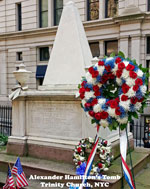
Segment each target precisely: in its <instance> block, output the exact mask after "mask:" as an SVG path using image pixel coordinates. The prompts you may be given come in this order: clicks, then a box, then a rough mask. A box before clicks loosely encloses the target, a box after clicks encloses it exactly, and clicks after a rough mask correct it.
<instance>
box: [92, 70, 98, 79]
mask: <svg viewBox="0 0 150 189" xmlns="http://www.w3.org/2000/svg"><path fill="white" fill-rule="evenodd" d="M98 74H99V73H98V71H95V70H94V72H92V78H95V77H97V76H98Z"/></svg>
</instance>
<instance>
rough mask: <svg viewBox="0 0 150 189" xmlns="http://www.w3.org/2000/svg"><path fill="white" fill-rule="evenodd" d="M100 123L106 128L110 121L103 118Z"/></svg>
mask: <svg viewBox="0 0 150 189" xmlns="http://www.w3.org/2000/svg"><path fill="white" fill-rule="evenodd" d="M100 125H101V126H103V127H104V128H105V127H107V126H108V125H109V123H108V121H106V120H103V119H102V120H101V121H100Z"/></svg>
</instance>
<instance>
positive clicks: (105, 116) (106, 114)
mask: <svg viewBox="0 0 150 189" xmlns="http://www.w3.org/2000/svg"><path fill="white" fill-rule="evenodd" d="M100 116H101V119H106V118H107V117H108V113H107V112H105V111H103V112H101V113H100Z"/></svg>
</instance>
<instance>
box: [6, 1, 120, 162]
mask: <svg viewBox="0 0 150 189" xmlns="http://www.w3.org/2000/svg"><path fill="white" fill-rule="evenodd" d="M91 60H92V55H91V51H90V48H89V45H88V41H87V38H86V35H85V31H84V28H83V25H82V22H81V20H80V15H79V13H78V10H77V8H76V7H75V5H74V3H73V2H69V3H67V4H66V5H65V7H64V9H63V12H62V17H61V20H60V24H59V27H58V31H57V34H56V38H55V42H54V47H53V50H52V52H51V56H50V60H49V63H48V68H47V71H46V76H45V79H44V83H43V86H41V87H39V90H37V91H30V90H28V91H22V92H21V94H20V96H19V97H18V98H17V99H15V100H14V101H13V102H12V106H13V127H12V136H10V137H9V141H8V146H7V152H8V153H11V154H17V155H30V156H35V157H40V158H46V159H54V160H63V161H67V162H72V149H74V145H76V144H77V143H78V142H79V140H80V139H81V138H85V137H88V136H91V137H94V136H95V133H96V128H95V129H94V128H93V126H92V125H91V123H90V121H89V119H88V118H87V117H86V116H85V113H84V112H83V110H82V109H81V107H80V99H79V98H76V92H77V91H78V88H77V86H78V84H79V83H80V80H81V77H82V76H84V75H85V72H86V69H87V68H88V67H89V66H90V65H91V64H92V63H91ZM100 133H101V136H102V137H104V138H105V139H110V141H115V140H117V139H118V131H117V132H115V131H114V132H110V131H109V130H108V129H103V128H101V130H100Z"/></svg>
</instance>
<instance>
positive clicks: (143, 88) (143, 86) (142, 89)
mask: <svg viewBox="0 0 150 189" xmlns="http://www.w3.org/2000/svg"><path fill="white" fill-rule="evenodd" d="M140 89H141V92H142V94H145V93H146V91H147V87H146V86H145V85H142V86H141V87H140Z"/></svg>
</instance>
